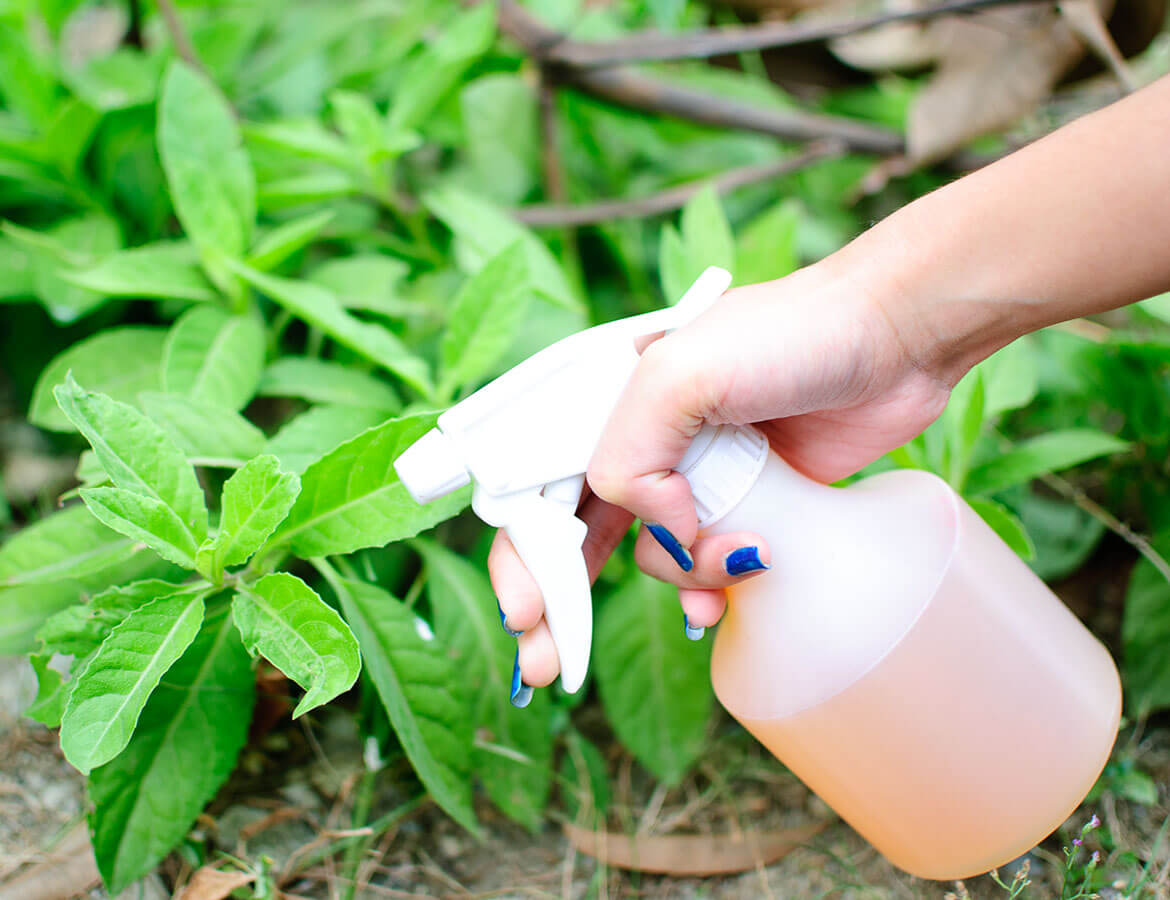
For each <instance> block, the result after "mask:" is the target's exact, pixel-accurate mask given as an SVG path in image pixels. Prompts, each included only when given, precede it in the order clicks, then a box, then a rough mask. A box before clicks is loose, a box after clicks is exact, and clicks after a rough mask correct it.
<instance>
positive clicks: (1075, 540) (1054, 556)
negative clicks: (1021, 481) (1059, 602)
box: [1012, 491, 1105, 581]
mask: <svg viewBox="0 0 1170 900" xmlns="http://www.w3.org/2000/svg"><path fill="white" fill-rule="evenodd" d="M1021 494H1022V495H1021V496H1019V497H1013V498H1012V505H1013V507H1014V508H1015V510H1016V512H1017V513H1018V514H1019V516H1020V520H1021V521H1022V522H1023V523H1024V528H1025V529H1026V530H1027V532H1028V534H1029V535H1030V536H1031V538H1032V542H1033V543H1034V544H1035V545H1036V558H1035V559H1033V560H1031V561H1030V563H1029V565H1030V566H1031V567H1032V571H1033V572H1035V573H1036V574H1037V575H1039V576H1040V577H1041V578H1043V579H1044V580H1045V581H1053V580H1055V579H1058V578H1063V577H1064V576H1066V575H1069V574H1071V573H1072V572H1075V571H1076V570H1077V569H1079V568H1080V567H1081V566H1082V565H1083V564H1084V562H1085V560H1086V559H1088V558H1089V555H1090V554H1091V553H1092V552H1093V550H1094V548H1095V547H1096V546H1097V544H1098V543H1099V542H1100V540H1101V536H1102V535H1103V534H1104V533H1105V526H1104V524H1102V523H1101V521H1100V520H1099V519H1097V518H1095V517H1094V516H1091V515H1090V514H1089V513H1087V512H1085V511H1084V510H1083V509H1081V508H1080V507H1079V506H1077V505H1076V504H1075V503H1070V502H1069V501H1067V500H1053V499H1051V498H1049V497H1044V496H1042V495H1040V494H1037V493H1035V492H1033V491H1022V492H1021Z"/></svg>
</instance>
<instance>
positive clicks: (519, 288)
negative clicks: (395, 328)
mask: <svg viewBox="0 0 1170 900" xmlns="http://www.w3.org/2000/svg"><path fill="white" fill-rule="evenodd" d="M530 297H531V290H530V287H529V282H528V270H527V263H526V261H525V255H524V247H523V245H522V244H521V243H520V242H517V243H515V244H512V245H511V246H510V247H508V248H507V249H506V250H503V251H501V252H500V253H499V254H498V255H497V256H495V257H494V258H493V259H492V260H491V262H489V263H488V264H487V265H486V266H484V267H483V268H482V269H480V270H479V273H478V274H477V275H474V276H472V277H471V278H470V279H468V280H467V281H466V282H465V283H464V285H463V288H462V290H460V291H459V293H458V295H456V297H455V302H454V303H453V304H452V306H451V313H450V317H449V324H448V326H447V332H446V334H444V335H443V340H442V343H441V344H440V345H439V350H440V358H441V359H442V363H443V377H442V379H441V381H440V386H439V392H440V394H442V395H444V396H449V395H450V394H451V393H453V392H454V391H455V390H456V389H457V388H460V387H466V386H468V385H469V384H471V383H473V382H475V381H476V380H478V379H479V378H481V377H483V376H484V375H485V374H487V373H488V372H490V371H491V368H492V366H494V365H495V364H496V363H497V362H498V361H499V359H500V357H501V356H503V354H504V353H505V351H507V349H508V348H509V347H510V346H511V345H512V343H513V342H514V341H515V340H516V335H517V334H518V333H519V330H520V326H521V324H522V323H523V322H524V317H525V315H526V313H527V312H528V301H529V298H530Z"/></svg>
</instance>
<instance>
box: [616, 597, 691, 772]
mask: <svg viewBox="0 0 1170 900" xmlns="http://www.w3.org/2000/svg"><path fill="white" fill-rule="evenodd" d="M594 644H595V646H597V647H601V648H604V649H605V652H604V653H597V654H595V655H594V674H595V675H596V678H597V687H598V689H599V691H600V693H601V702H602V705H603V706H604V707H605V712H606V715H607V716H608V718H609V721H610V723H611V724H612V725H613V729H614V731H615V732H616V733H617V736H618V739H619V740H620V741H621V742H622V744H623V745H624V746H625V747H626V748H627V749H628V750H629V751H630V752H631V753H633V754H634V756H635V758H636V759H637V760H638V761H639V762H640V763H642V765H644V766H645V767H646V768H647V769H649V770H650V771H651V772H652V773H654V775H655V776H657V777H658V778H660V779H661V780H662V781H664V782H665V783H666V784H677V783H678V782H679V781H680V780H681V779H682V778H683V776H685V775H686V773H687V770H688V769H689V768H690V767H691V765H692V764H693V763H694V762H695V760H696V759H697V758H698V756H699V754H700V753H701V752H702V749H703V741H704V735H705V732H706V729H707V722H708V721H709V720H710V718H711V708H712V698H713V695H712V692H711V681H710V678H709V676H708V674H707V667H708V664H709V661H710V649H709V648H710V643H709V642H704V643H701V644H696V643H695V642H693V641H689V640H687V637H686V635H685V634H684V633H683V628H682V614H681V613H680V612H679V608H678V593H677V591H676V589H675V588H673V587H672V586H671V585H668V584H663V583H662V582H660V581H656V580H654V579H653V578H650V577H649V576H646V575H642V574H637V575H635V576H634V577H633V578H632V579H631V580H630V582H629V583H628V584H627V585H625V586H624V587H623V588H622V589H621V590H619V591H618V592H617V593H616V594H615V595H614V596H613V597H611V598H609V600H608V601H607V602H606V603H605V605H604V606H603V607H602V608H601V613H600V614H599V616H598V619H597V627H596V629H595V638H594Z"/></svg>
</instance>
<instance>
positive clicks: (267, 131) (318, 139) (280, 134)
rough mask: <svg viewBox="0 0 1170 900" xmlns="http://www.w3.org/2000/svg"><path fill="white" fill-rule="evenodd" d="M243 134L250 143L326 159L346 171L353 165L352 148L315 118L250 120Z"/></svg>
mask: <svg viewBox="0 0 1170 900" xmlns="http://www.w3.org/2000/svg"><path fill="white" fill-rule="evenodd" d="M245 135H246V136H247V138H248V142H249V143H251V144H253V145H258V146H259V147H264V148H268V149H272V150H278V151H281V152H283V153H286V154H289V155H290V156H295V157H298V158H300V159H309V160H316V161H319V162H324V163H328V164H330V165H332V166H336V167H337V168H339V169H342V170H345V171H351V170H354V169H355V167H356V162H357V161H356V160H355V159H354V152H353V149H352V148H351V147H349V146H347V145H346V143H345V141H343V140H341V139H340V138H339V137H338V136H337V135H335V134H333V132H331V131H329V130H328V129H327V128H325V126H323V125H322V124H321V123H320V122H317V121H316V120H312V119H307V120H296V121H293V120H290V121H284V122H265V123H263V124H249V125H248V126H247V127H246V129H245Z"/></svg>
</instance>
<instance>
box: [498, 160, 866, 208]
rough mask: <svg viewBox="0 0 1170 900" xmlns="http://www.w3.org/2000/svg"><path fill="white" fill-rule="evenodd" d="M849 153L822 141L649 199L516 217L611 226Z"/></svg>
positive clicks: (670, 189) (584, 205)
mask: <svg viewBox="0 0 1170 900" xmlns="http://www.w3.org/2000/svg"><path fill="white" fill-rule="evenodd" d="M845 152H846V148H845V146H844V144H842V143H841V142H839V141H820V142H817V143H814V144H810V145H809V146H808V147H807V148H805V150H804V152H803V153H801V154H800V155H798V156H792V157H787V158H785V159H780V160H776V161H774V162H768V163H762V164H757V165H752V166H742V167H740V168H738V169H731V170H729V171H727V172H724V173H723V174H721V175H718V176H716V177H715V178H713V179H702V180H700V181H695V182H690V183H688V184H680V185H678V186H676V187H672V188H668V189H667V190H664V191H660V192H659V193H657V194H650V195H649V196H646V197H633V198H630V199H623V200H603V201H601V202H599V203H583V204H579V205H565V204H557V203H548V204H533V205H530V206H521V207H520V208H518V209H515V210H513V211H512V215H513V216H514V217H515V218H516V219H517V220H518V221H520V222H523V223H524V224H525V225H531V226H534V227H537V228H542V227H563V226H579V225H596V224H597V223H599V222H609V221H613V220H614V219H633V218H641V217H643V216H655V215H659V214H661V213H665V212H670V211H672V210H675V209H679V208H681V207H682V206H684V205H685V204H686V202H687V201H688V200H689V199H690V198H691V197H692V196H693V195H694V194H695V193H697V192H698V191H699V190H701V189H702V188H703V187H705V186H706V185H708V184H711V185H714V187H715V190H716V191H718V192H719V193H721V194H724V193H727V192H729V191H734V190H736V189H738V188H741V187H745V186H747V185H749V184H758V183H759V182H761V181H769V180H771V179H774V178H780V177H782V176H784V175H790V174H791V173H793V172H796V171H799V170H800V169H804V168H807V167H808V166H810V165H812V164H813V163H816V162H819V161H820V160H822V159H829V158H831V157H835V156H840V155H841V154H843V153H845Z"/></svg>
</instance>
